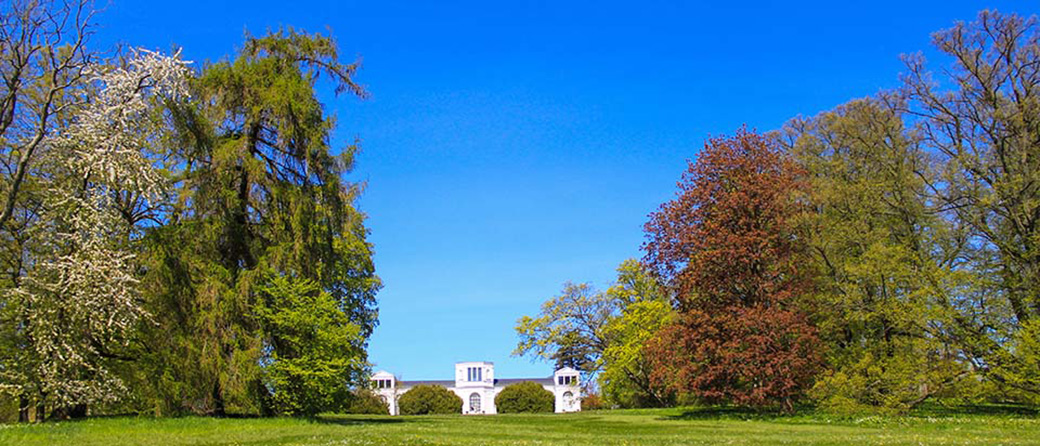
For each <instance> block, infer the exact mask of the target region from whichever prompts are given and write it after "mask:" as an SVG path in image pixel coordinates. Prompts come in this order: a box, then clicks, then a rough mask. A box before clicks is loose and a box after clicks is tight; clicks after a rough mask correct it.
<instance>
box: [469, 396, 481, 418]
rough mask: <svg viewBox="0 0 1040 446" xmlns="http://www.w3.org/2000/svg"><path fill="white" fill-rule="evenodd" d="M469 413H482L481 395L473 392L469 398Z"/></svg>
mask: <svg viewBox="0 0 1040 446" xmlns="http://www.w3.org/2000/svg"><path fill="white" fill-rule="evenodd" d="M469 413H480V394H479V393H476V392H473V393H472V394H471V395H470V396H469Z"/></svg>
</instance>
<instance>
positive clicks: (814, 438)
mask: <svg viewBox="0 0 1040 446" xmlns="http://www.w3.org/2000/svg"><path fill="white" fill-rule="evenodd" d="M0 444H18V445H51V444H69V445H106V446H108V445H129V444H148V445H161V446H176V445H218V444H219V445H224V444H227V445H232V444H241V445H246V444H249V445H268V444H271V445H274V444H278V445H365V444H408V445H455V444H463V445H478V444H493V445H495V444H499V445H505V444H532V445H533V444H572V445H573V444H596V445H599V444H630V445H644V444H645V445H661V444H735V445H742V444H833V445H839V444H840V445H845V444H886V445H891V444H907V445H910V444H912V445H918V444H950V445H953V444H957V445H961V444H978V445H999V444H1006V445H1019V444H1040V420H1038V419H1037V418H1036V415H1031V414H1028V413H1014V412H1008V411H997V412H995V413H978V411H976V412H965V411H943V412H922V413H919V414H915V415H913V416H908V417H850V418H845V419H841V418H834V417H828V416H822V415H814V414H803V415H796V416H786V417H773V416H758V415H754V414H749V413H744V412H731V411H725V410H721V411H720V410H692V411H691V410H685V411H684V410H682V409H661V410H633V411H599V412H584V413H579V414H571V415H550V414H546V415H497V416H479V417H477V416H425V417H389V416H363V415H330V416H324V417H321V418H319V419H316V420H305V419H288V418H276V419H257V418H225V419H215V418H200V417H188V418H170V419H151V418H133V417H118V418H97V419H89V420H85V421H73V422H60V423H43V424H38V425H0Z"/></svg>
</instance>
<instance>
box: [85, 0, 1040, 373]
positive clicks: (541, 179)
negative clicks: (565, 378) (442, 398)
mask: <svg viewBox="0 0 1040 446" xmlns="http://www.w3.org/2000/svg"><path fill="white" fill-rule="evenodd" d="M503 3H505V2H493V1H472V2H456V1H451V0H445V1H437V2H415V3H408V2H391V1H369V2H331V1H329V2H319V1H314V2H308V1H266V0H263V1H248V2H246V1H242V2H236V3H232V2H226V3H225V2H220V1H205V2H201V1H170V2H144V1H130V0H112V2H111V3H110V4H109V5H108V6H107V9H106V11H105V12H104V13H103V14H102V15H100V16H99V22H100V23H101V24H102V25H103V29H102V30H101V32H100V33H99V35H98V36H97V38H96V40H95V44H96V45H102V46H103V45H109V44H111V43H114V42H116V41H120V42H124V43H127V44H130V45H133V46H143V47H146V48H150V49H162V50H167V49H170V48H172V47H174V46H183V47H184V56H185V57H186V58H188V59H192V60H194V61H196V62H202V61H205V60H216V59H220V58H222V57H224V56H225V55H228V54H231V53H233V52H234V51H235V50H236V49H237V48H240V47H241V44H242V40H243V31H244V30H247V29H248V30H249V31H250V32H252V33H253V34H262V33H263V32H264V31H265V30H267V29H269V28H277V27H278V26H280V25H291V26H294V27H296V28H300V29H304V30H308V31H325V30H326V28H329V29H331V30H332V32H333V34H334V36H335V37H336V38H337V39H338V40H339V44H340V50H341V52H342V54H343V55H344V56H345V58H347V59H352V58H353V57H355V56H361V57H362V58H363V60H364V66H363V69H362V70H361V72H360V73H359V75H358V80H359V81H360V82H361V83H363V84H365V85H367V87H368V89H369V91H370V92H371V93H372V97H371V99H369V100H366V101H359V100H356V99H353V98H348V97H341V98H334V97H332V96H331V95H329V94H324V96H323V97H324V100H325V104H326V106H327V107H328V110H329V111H330V112H333V113H335V114H336V115H337V117H338V119H339V127H338V129H337V133H336V139H337V140H338V141H350V140H352V139H353V138H354V137H358V138H360V139H361V141H362V147H363V153H362V155H361V156H360V158H359V165H358V168H357V170H356V171H355V172H354V174H352V176H351V178H350V179H351V180H353V181H365V182H367V184H368V187H367V191H366V193H365V195H364V197H363V198H362V200H361V201H360V206H361V208H362V210H363V211H364V212H366V213H367V214H368V216H369V220H368V227H369V228H370V229H371V231H372V235H371V239H370V240H371V241H372V243H374V244H375V252H376V257H375V260H376V269H377V272H378V274H379V276H380V277H381V278H382V279H383V281H384V283H385V288H384V289H383V290H382V292H381V293H380V294H379V306H380V325H379V328H378V329H377V330H376V333H375V335H374V337H373V338H372V341H371V348H370V359H371V360H372V361H373V362H374V363H375V365H376V369H386V370H388V371H390V372H393V373H395V374H398V375H400V376H403V377H404V378H406V379H437V378H440V379H450V377H451V373H452V363H454V362H455V361H462V360H486V361H494V362H495V364H496V366H497V368H498V370H497V374H498V376H500V377H530V376H547V375H549V374H550V373H551V371H552V366H551V365H550V364H547V363H538V362H535V363H532V362H531V361H530V360H529V359H526V358H512V357H510V352H511V351H512V349H513V347H514V346H515V344H516V335H515V332H514V331H513V326H514V324H515V321H516V319H517V318H518V317H520V316H521V315H524V314H533V313H535V312H537V311H538V307H539V305H540V304H541V302H543V301H544V300H546V299H548V298H549V297H551V296H553V295H554V294H555V293H556V292H557V291H558V290H559V289H560V288H561V285H562V283H563V282H564V281H567V280H571V281H575V282H586V281H588V282H592V283H593V284H595V285H596V286H598V287H600V288H605V287H606V286H607V285H608V284H609V282H610V281H611V280H612V278H613V275H614V268H615V267H616V265H617V264H618V263H620V262H621V261H622V260H624V259H626V258H629V257H638V256H640V255H641V254H640V252H639V246H640V244H641V243H642V240H643V234H642V225H643V223H644V222H645V220H646V216H647V214H648V213H650V212H652V211H653V210H654V209H656V208H657V207H658V206H659V205H660V204H661V203H662V202H664V201H667V200H669V199H670V198H671V197H672V196H673V195H674V192H675V182H676V180H678V178H679V176H680V174H681V172H682V171H683V169H684V168H685V160H686V159H688V158H691V157H694V156H695V155H696V153H697V151H698V149H699V148H700V147H701V146H702V144H703V141H704V139H705V138H706V137H707V136H709V135H718V134H723V133H731V132H733V131H734V130H735V129H737V128H739V127H740V126H741V125H742V124H745V123H746V124H747V125H748V126H750V127H753V128H757V129H759V130H771V129H775V128H777V127H779V126H780V125H781V124H782V123H783V122H784V121H786V120H788V119H790V118H792V117H794V116H797V115H799V114H801V115H813V114H816V113H818V112H820V111H824V110H827V109H829V108H832V107H834V106H835V105H838V104H840V103H842V102H845V101H848V100H850V99H853V98H857V97H863V96H867V95H870V94H873V93H875V92H877V91H878V90H879V89H882V88H889V87H894V86H896V85H897V84H898V74H899V73H900V72H901V71H902V65H901V62H900V61H899V55H900V54H901V53H908V52H915V51H925V53H926V54H928V53H929V51H930V46H929V42H930V38H929V35H930V33H931V32H933V31H936V30H938V29H941V28H946V27H949V26H950V25H952V24H953V23H954V21H956V20H971V19H973V18H974V17H975V14H976V13H977V11H978V10H980V9H983V8H996V9H998V10H1001V11H1004V12H1018V13H1020V14H1023V15H1030V14H1034V13H1037V12H1040V2H1038V1H1036V0H1032V1H1017V2H1010V1H989V2H982V1H950V0H945V1H934V2H923V1H906V0H902V1H871V2H844V1H833V0H831V1H823V2H801V4H799V2H792V1H783V2H741V1H724V2H713V3H715V4H714V5H709V4H698V3H694V2H685V3H684V2H656V1H648V0H644V1H637V2H631V1H629V2H619V1H595V2H593V1H590V2H582V3H568V2H562V1H541V2H524V1H517V2H510V3H509V4H503Z"/></svg>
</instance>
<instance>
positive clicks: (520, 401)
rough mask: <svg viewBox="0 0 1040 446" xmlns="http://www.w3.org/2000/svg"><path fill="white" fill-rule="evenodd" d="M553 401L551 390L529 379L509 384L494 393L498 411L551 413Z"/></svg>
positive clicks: (554, 400) (554, 401)
mask: <svg viewBox="0 0 1040 446" xmlns="http://www.w3.org/2000/svg"><path fill="white" fill-rule="evenodd" d="M555 403H556V399H555V397H554V396H553V394H552V392H550V391H548V390H545V388H544V387H542V385H541V384H538V383H536V382H531V381H525V382H522V383H516V384H510V385H508V386H506V387H505V388H504V389H502V391H501V392H499V393H498V395H495V409H496V410H498V413H538V412H549V413H551V412H552V411H553V407H554V406H555Z"/></svg>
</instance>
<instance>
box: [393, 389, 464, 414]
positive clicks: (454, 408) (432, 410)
mask: <svg viewBox="0 0 1040 446" xmlns="http://www.w3.org/2000/svg"><path fill="white" fill-rule="evenodd" d="M397 407H398V409H399V410H400V412H401V415H436V414H453V413H462V398H459V396H458V395H456V394H454V393H452V391H450V390H448V389H446V388H444V387H443V386H427V385H419V386H415V387H412V388H411V389H408V391H407V392H405V393H404V394H402V395H401V396H400V397H399V398H398V399H397Z"/></svg>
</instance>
